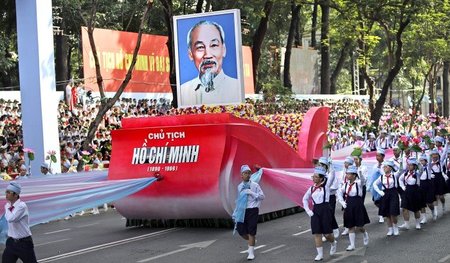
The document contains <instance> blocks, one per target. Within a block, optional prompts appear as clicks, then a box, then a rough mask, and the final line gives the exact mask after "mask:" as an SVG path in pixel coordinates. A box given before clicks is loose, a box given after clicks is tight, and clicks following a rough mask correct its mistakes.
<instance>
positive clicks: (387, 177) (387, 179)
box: [384, 173, 391, 188]
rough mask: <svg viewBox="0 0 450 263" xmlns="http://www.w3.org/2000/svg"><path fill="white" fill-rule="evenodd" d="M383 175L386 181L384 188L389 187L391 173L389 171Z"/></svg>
mask: <svg viewBox="0 0 450 263" xmlns="http://www.w3.org/2000/svg"><path fill="white" fill-rule="evenodd" d="M388 175H389V176H388ZM384 176H385V177H386V183H387V186H386V188H388V187H389V178H390V177H391V174H390V173H389V174H385V175H384Z"/></svg>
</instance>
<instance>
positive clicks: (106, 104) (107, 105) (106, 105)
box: [77, 1, 153, 168]
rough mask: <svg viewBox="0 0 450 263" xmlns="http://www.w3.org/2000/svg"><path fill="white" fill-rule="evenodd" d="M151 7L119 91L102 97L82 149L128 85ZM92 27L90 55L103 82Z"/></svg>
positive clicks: (150, 6)
mask: <svg viewBox="0 0 450 263" xmlns="http://www.w3.org/2000/svg"><path fill="white" fill-rule="evenodd" d="M152 6H153V1H148V2H147V5H146V9H145V11H144V14H143V16H142V19H141V24H140V27H139V32H138V36H137V41H136V46H135V48H134V51H133V57H132V60H131V64H130V67H129V68H128V71H127V74H126V75H125V79H124V80H123V81H122V83H121V84H120V87H119V89H118V90H117V92H116V93H115V94H114V96H113V97H112V98H111V99H105V98H104V97H102V99H101V104H100V108H99V111H98V113H97V116H95V119H94V121H93V122H91V124H90V126H89V130H88V134H87V136H86V139H85V140H84V142H83V144H82V149H88V148H89V144H90V143H91V141H92V140H93V139H94V137H95V133H96V132H97V128H98V126H99V125H100V123H101V121H102V119H103V116H105V114H106V113H107V112H108V110H109V109H111V107H112V106H114V104H115V103H116V101H117V100H119V98H120V96H121V95H122V93H123V91H124V90H125V88H126V86H127V85H128V83H129V82H130V80H131V77H132V73H133V69H134V66H135V64H136V60H137V55H138V52H139V49H140V47H141V39H142V31H143V28H144V27H145V25H147V23H148V17H149V13H150V12H149V11H150V9H151V8H152ZM95 13H96V11H95V10H93V12H92V14H91V15H92V16H95ZM93 26H94V23H92V20H91V22H89V23H88V35H89V43H90V44H91V49H92V53H93V55H94V59H95V58H96V57H97V60H96V63H95V67H96V73H97V80H103V79H102V76H101V72H100V64H99V63H98V56H97V55H98V54H97V49H96V46H95V41H94V35H93V32H94V28H93ZM97 84H98V85H99V90H100V93H103V94H104V90H103V81H102V82H100V83H97ZM80 163H83V162H82V161H80ZM79 166H81V167H82V165H79ZM77 168H80V167H77Z"/></svg>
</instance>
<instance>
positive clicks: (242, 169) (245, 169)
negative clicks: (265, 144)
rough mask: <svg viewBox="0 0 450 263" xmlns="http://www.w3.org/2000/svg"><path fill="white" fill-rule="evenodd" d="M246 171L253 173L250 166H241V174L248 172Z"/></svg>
mask: <svg viewBox="0 0 450 263" xmlns="http://www.w3.org/2000/svg"><path fill="white" fill-rule="evenodd" d="M246 171H250V172H251V171H252V169H250V166H248V165H246V164H244V165H242V166H241V173H243V172H246Z"/></svg>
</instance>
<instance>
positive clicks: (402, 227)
mask: <svg viewBox="0 0 450 263" xmlns="http://www.w3.org/2000/svg"><path fill="white" fill-rule="evenodd" d="M398 228H400V229H404V230H409V224H408V223H406V222H405V223H403V224H402V225H401V226H399V227H398Z"/></svg>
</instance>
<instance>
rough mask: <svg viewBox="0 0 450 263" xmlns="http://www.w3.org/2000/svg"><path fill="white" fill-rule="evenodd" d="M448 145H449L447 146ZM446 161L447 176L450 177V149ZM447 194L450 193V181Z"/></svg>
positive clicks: (448, 181) (449, 181)
mask: <svg viewBox="0 0 450 263" xmlns="http://www.w3.org/2000/svg"><path fill="white" fill-rule="evenodd" d="M447 145H448V144H447ZM445 155H446V157H445V159H444V162H443V163H444V168H445V174H446V175H447V177H450V149H447V152H446V154H445ZM447 193H450V180H447Z"/></svg>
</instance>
